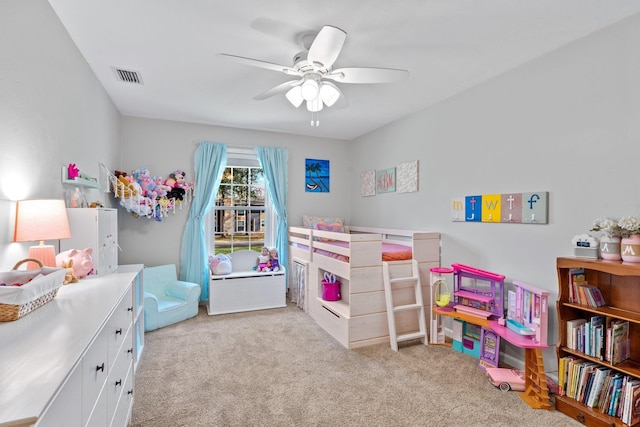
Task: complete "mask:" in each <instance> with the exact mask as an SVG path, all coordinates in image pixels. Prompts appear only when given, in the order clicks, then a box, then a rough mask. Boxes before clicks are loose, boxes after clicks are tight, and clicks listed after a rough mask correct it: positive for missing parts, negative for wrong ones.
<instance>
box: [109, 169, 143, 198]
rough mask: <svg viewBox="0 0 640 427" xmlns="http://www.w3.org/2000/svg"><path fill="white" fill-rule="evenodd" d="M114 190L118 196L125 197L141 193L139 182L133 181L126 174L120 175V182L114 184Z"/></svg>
mask: <svg viewBox="0 0 640 427" xmlns="http://www.w3.org/2000/svg"><path fill="white" fill-rule="evenodd" d="M113 186H114V189H113V192H114V194H115V196H116V197H118V198H120V199H123V198H129V197H133V196H136V195H138V194H140V186H139V185H138V183H134V182H131V181H130V180H129V179H128V178H127V176H126V175H120V176H118V182H117V183H114V184H113Z"/></svg>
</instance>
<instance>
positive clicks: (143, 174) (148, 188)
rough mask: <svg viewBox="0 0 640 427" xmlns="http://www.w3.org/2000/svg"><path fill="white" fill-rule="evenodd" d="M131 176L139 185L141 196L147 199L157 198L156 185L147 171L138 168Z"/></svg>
mask: <svg viewBox="0 0 640 427" xmlns="http://www.w3.org/2000/svg"><path fill="white" fill-rule="evenodd" d="M133 176H134V178H135V179H136V181H138V184H140V188H142V195H143V196H144V197H148V198H150V199H155V198H156V197H158V192H157V191H156V183H155V181H154V180H153V178H151V176H150V175H149V170H148V169H147V168H140V169H138V170H136V171H134V172H133Z"/></svg>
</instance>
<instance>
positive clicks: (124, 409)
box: [111, 363, 133, 427]
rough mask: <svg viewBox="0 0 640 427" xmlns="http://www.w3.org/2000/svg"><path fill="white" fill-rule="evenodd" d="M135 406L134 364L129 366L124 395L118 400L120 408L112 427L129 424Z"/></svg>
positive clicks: (117, 408) (123, 426) (118, 407)
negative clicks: (132, 408)
mask: <svg viewBox="0 0 640 427" xmlns="http://www.w3.org/2000/svg"><path fill="white" fill-rule="evenodd" d="M132 405H133V363H131V364H130V365H129V372H128V373H127V376H126V381H125V382H124V387H123V388H122V394H121V395H120V399H119V400H118V406H117V407H116V410H115V413H114V414H113V421H112V422H111V426H112V427H125V426H127V425H128V422H129V415H130V414H131V407H132Z"/></svg>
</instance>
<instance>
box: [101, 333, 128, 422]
mask: <svg viewBox="0 0 640 427" xmlns="http://www.w3.org/2000/svg"><path fill="white" fill-rule="evenodd" d="M131 332H132V330H131V328H130V329H129V333H128V334H127V336H126V337H125V342H127V343H128V345H123V346H122V347H121V349H120V352H119V353H118V356H117V357H116V360H115V361H114V362H113V364H112V365H111V368H110V370H109V379H108V380H107V386H106V390H107V393H108V395H107V400H108V408H109V414H113V412H114V411H115V409H116V406H117V405H118V400H119V399H120V395H121V394H122V391H123V390H124V388H125V383H126V382H127V373H128V372H129V370H130V367H131V364H132V362H133V346H132V341H131V335H132V334H131Z"/></svg>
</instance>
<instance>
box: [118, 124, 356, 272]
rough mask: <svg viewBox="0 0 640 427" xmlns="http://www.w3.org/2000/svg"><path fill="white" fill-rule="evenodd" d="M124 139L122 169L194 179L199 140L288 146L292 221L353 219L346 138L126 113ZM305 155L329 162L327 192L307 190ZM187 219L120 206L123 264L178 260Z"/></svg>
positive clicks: (184, 214)
mask: <svg viewBox="0 0 640 427" xmlns="http://www.w3.org/2000/svg"><path fill="white" fill-rule="evenodd" d="M121 140H122V142H123V146H124V147H125V148H124V150H123V153H122V159H121V162H120V163H119V164H118V168H119V169H122V170H125V171H130V170H134V169H138V168H140V167H146V168H147V169H149V171H150V172H151V174H152V175H162V176H167V175H168V174H169V173H170V172H171V171H173V170H175V169H182V170H184V171H185V172H186V173H187V180H189V181H191V180H193V179H194V178H193V177H194V172H193V170H194V167H193V154H194V151H195V150H196V148H197V146H196V142H197V141H209V142H219V143H224V144H227V145H228V146H230V147H249V148H251V147H254V146H276V147H285V148H287V149H288V150H289V185H288V188H289V191H288V193H287V198H288V207H287V215H288V219H289V223H290V224H291V225H299V224H302V215H303V214H320V215H324V214H326V215H332V214H333V215H339V216H342V217H345V218H348V217H349V214H350V212H349V185H347V184H346V183H348V182H349V177H350V175H349V171H350V168H349V145H348V142H346V141H340V140H331V139H325V138H312V137H303V136H294V135H287V134H279V133H269V132H256V131H249V130H243V129H233V128H225V127H216V126H206V125H197V124H190V123H179V122H170V121H161V120H148V119H139V118H131V117H126V118H124V119H123V120H122V133H121ZM305 158H311V159H324V160H329V161H330V168H331V189H330V192H329V193H323V194H320V193H306V192H305V191H304V173H305V168H304V165H305ZM187 217H188V211H187V210H186V209H184V210H182V211H177V213H176V214H175V215H170V216H169V217H168V218H165V219H163V221H162V222H157V221H154V220H149V219H146V218H145V219H140V218H133V217H132V216H131V215H130V214H128V213H127V212H125V211H124V210H122V209H121V210H120V212H119V215H118V220H119V231H120V234H119V240H120V245H121V246H122V248H123V251H122V253H121V256H120V261H121V263H133V262H142V263H144V264H147V265H160V264H163V263H178V262H179V258H180V242H181V240H182V233H183V231H184V225H185V222H186V220H187Z"/></svg>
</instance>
